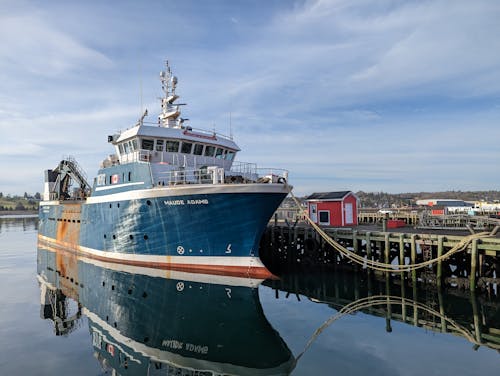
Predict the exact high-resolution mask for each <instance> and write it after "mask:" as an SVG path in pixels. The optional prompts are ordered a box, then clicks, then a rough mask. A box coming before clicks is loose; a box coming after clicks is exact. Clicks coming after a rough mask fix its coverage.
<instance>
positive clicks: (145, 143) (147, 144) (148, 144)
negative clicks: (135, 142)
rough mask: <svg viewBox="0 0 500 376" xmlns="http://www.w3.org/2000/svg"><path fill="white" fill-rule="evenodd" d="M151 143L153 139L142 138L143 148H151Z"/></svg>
mask: <svg viewBox="0 0 500 376" xmlns="http://www.w3.org/2000/svg"><path fill="white" fill-rule="evenodd" d="M153 144H154V141H153V140H147V139H143V140H142V147H141V148H142V149H143V150H151V151H152V150H153Z"/></svg>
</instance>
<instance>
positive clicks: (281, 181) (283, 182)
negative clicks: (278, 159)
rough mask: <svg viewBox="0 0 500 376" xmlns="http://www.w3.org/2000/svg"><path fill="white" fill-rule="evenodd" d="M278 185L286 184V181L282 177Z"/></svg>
mask: <svg viewBox="0 0 500 376" xmlns="http://www.w3.org/2000/svg"><path fill="white" fill-rule="evenodd" d="M278 183H280V184H286V179H285V178H284V177H280V178H278Z"/></svg>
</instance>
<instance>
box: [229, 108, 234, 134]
mask: <svg viewBox="0 0 500 376" xmlns="http://www.w3.org/2000/svg"><path fill="white" fill-rule="evenodd" d="M229 138H230V139H231V140H232V139H233V123H232V120H231V111H229Z"/></svg>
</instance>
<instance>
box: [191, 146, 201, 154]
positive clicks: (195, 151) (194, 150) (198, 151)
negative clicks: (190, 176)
mask: <svg viewBox="0 0 500 376" xmlns="http://www.w3.org/2000/svg"><path fill="white" fill-rule="evenodd" d="M193 154H194V155H202V154H203V145H202V144H194V149H193Z"/></svg>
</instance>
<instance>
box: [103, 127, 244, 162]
mask: <svg viewBox="0 0 500 376" xmlns="http://www.w3.org/2000/svg"><path fill="white" fill-rule="evenodd" d="M146 127H147V128H151V129H143V128H146ZM137 128H138V129H136V130H135V132H128V131H126V132H124V133H122V134H121V135H119V136H118V137H116V136H110V142H111V143H113V145H114V146H115V151H116V157H114V161H110V162H114V163H112V164H116V163H119V164H126V163H131V162H149V163H161V164H165V165H170V166H172V167H173V168H179V167H182V168H194V169H196V168H199V167H200V166H217V167H222V168H224V169H225V170H230V169H231V165H232V162H233V160H234V158H235V156H236V153H237V152H238V151H239V148H238V146H237V145H236V144H235V143H234V142H233V141H232V140H231V139H229V138H225V137H222V136H220V135H216V134H213V133H212V134H210V135H208V134H207V133H202V132H195V131H193V130H191V129H190V128H187V129H168V128H160V127H158V128H155V127H151V126H145V125H142V126H139V127H137ZM132 130H134V129H132ZM130 133H132V134H130ZM115 137H116V140H115Z"/></svg>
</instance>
